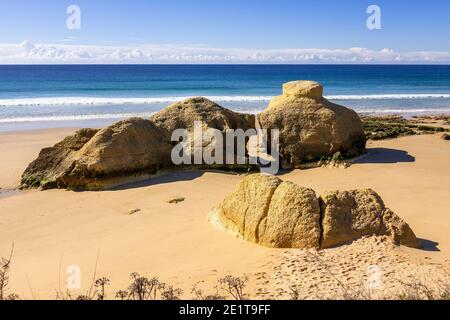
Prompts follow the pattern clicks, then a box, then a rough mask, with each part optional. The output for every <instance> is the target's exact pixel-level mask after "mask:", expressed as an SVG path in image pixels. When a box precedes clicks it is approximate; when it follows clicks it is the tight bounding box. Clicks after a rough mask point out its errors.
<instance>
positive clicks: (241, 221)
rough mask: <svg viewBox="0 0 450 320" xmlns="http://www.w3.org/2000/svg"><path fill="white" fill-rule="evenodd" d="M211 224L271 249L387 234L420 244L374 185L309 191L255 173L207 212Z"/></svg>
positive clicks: (402, 242)
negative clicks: (323, 191) (320, 193)
mask: <svg viewBox="0 0 450 320" xmlns="http://www.w3.org/2000/svg"><path fill="white" fill-rule="evenodd" d="M209 221H210V222H211V224H213V225H214V226H215V227H216V228H218V229H221V230H225V231H228V232H231V233H233V234H234V235H235V236H238V237H240V238H242V239H244V240H247V241H249V242H253V243H257V244H260V245H263V246H267V247H273V248H324V249H325V248H332V247H337V246H341V245H344V244H349V243H351V242H352V241H354V240H357V239H359V238H362V237H366V236H387V237H389V238H390V239H391V240H392V241H393V242H394V243H395V244H398V245H405V246H409V247H413V248H418V247H420V242H419V240H418V239H417V238H416V236H415V234H414V232H413V231H412V230H411V228H410V227H409V226H408V224H407V223H406V222H404V221H403V220H402V219H401V218H400V217H398V216H397V215H395V214H394V213H393V212H392V211H391V210H389V209H387V208H386V207H385V206H384V203H383V201H382V199H381V198H380V196H379V195H378V194H377V193H376V192H374V191H373V190H370V189H367V190H353V191H343V192H342V191H333V192H327V193H325V194H324V195H322V196H321V197H319V198H317V197H316V194H315V192H314V191H313V190H311V189H307V188H302V187H300V186H298V185H296V184H294V183H291V182H282V181H281V180H280V179H278V178H276V177H273V176H267V175H261V174H254V175H249V176H247V177H245V178H244V179H243V180H242V181H241V182H240V183H239V185H238V186H237V188H236V189H235V191H234V192H232V193H231V194H230V195H228V196H227V197H226V198H225V199H224V200H223V202H222V203H220V204H219V205H217V206H216V207H215V208H213V210H212V211H211V213H210V215H209Z"/></svg>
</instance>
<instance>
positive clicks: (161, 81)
mask: <svg viewBox="0 0 450 320" xmlns="http://www.w3.org/2000/svg"><path fill="white" fill-rule="evenodd" d="M306 79H307V80H315V81H318V82H320V83H322V84H323V85H324V87H325V96H326V97H327V98H328V99H329V100H331V101H333V102H335V103H338V104H342V105H345V106H348V107H351V108H353V109H355V110H356V111H357V112H360V113H380V114H393V113H396V114H403V115H405V116H411V115H419V114H420V115H422V114H441V113H445V114H450V65H23V66H22V65H21V66H8V65H3V66H0V131H9V130H20V129H35V128H52V127H71V126H77V127H78V126H99V125H103V124H108V123H111V122H114V121H117V120H118V119H122V118H127V117H131V116H143V117H146V116H149V115H151V114H152V113H154V112H157V111H158V110H160V109H162V108H164V107H165V106H167V105H169V104H171V103H173V102H176V101H179V100H182V99H185V98H187V97H192V96H206V97H208V98H210V99H211V100H214V101H216V102H217V103H218V104H220V105H222V106H224V107H227V108H230V109H232V110H236V111H241V112H252V113H258V112H260V111H262V110H264V109H265V108H266V107H267V104H268V102H269V100H270V99H271V98H272V97H273V96H276V95H279V94H281V85H282V84H283V83H284V82H288V81H291V80H306Z"/></svg>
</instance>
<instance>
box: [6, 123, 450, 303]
mask: <svg viewBox="0 0 450 320" xmlns="http://www.w3.org/2000/svg"><path fill="white" fill-rule="evenodd" d="M73 131H74V129H54V130H39V131H28V132H18V133H2V134H0V154H1V156H0V187H1V188H2V190H0V192H1V194H0V256H7V255H8V253H9V250H10V248H11V244H12V243H13V242H14V246H15V251H14V257H13V265H12V273H11V283H10V288H11V290H13V291H14V292H16V293H18V294H19V295H20V296H22V297H25V298H39V299H42V298H50V299H52V298H55V296H56V293H55V290H59V289H61V290H63V291H64V290H65V281H66V278H67V274H66V269H67V267H68V266H70V265H78V266H80V267H81V271H82V284H83V288H82V291H83V292H85V291H87V290H88V289H89V286H90V284H91V282H92V277H93V276H94V275H93V272H94V269H95V265H96V261H97V269H96V270H97V271H96V275H97V277H100V276H106V277H108V278H109V279H111V286H110V288H109V290H108V293H109V297H110V298H112V297H113V292H115V291H117V290H119V289H124V288H126V286H127V284H128V283H129V282H130V281H129V274H130V273H131V272H139V273H141V274H142V275H146V276H149V277H152V276H158V277H160V279H161V280H163V281H165V282H168V283H170V284H171V285H174V286H176V287H180V288H182V289H183V290H184V296H183V297H186V298H189V297H192V294H191V292H190V290H191V287H192V286H193V285H194V284H195V283H197V282H198V281H205V283H206V284H205V287H210V288H211V287H212V286H213V285H214V284H215V282H216V281H217V279H218V278H220V277H222V276H225V275H227V274H232V275H235V276H241V275H243V274H248V275H249V277H250V283H249V287H248V289H247V291H248V292H249V293H250V294H251V297H254V298H258V297H259V298H289V297H290V294H289V291H290V289H289V288H290V287H291V286H292V285H297V286H298V287H299V290H298V291H299V297H300V298H320V297H329V296H333V295H335V294H336V292H337V291H339V290H340V289H339V286H338V284H337V283H338V281H337V280H336V278H337V279H338V280H339V281H342V282H344V283H349V284H352V285H356V284H358V283H360V282H361V281H365V276H366V272H367V268H368V267H369V266H370V265H374V264H377V265H378V266H379V267H380V270H381V272H382V281H383V284H384V285H385V287H386V288H391V287H393V286H394V285H395V283H396V282H397V280H398V279H399V278H402V279H405V278H407V277H408V276H410V275H412V276H413V277H419V278H420V277H425V278H428V279H430V277H436V278H442V277H445V276H446V275H445V272H447V273H448V272H450V270H449V269H450V267H449V266H450V184H449V181H450V166H449V160H450V142H449V141H444V140H441V139H439V135H423V136H412V137H404V138H399V139H394V140H386V141H379V142H370V143H369V145H368V148H369V153H368V155H367V156H365V157H363V158H362V159H360V160H358V161H356V163H354V164H353V165H352V166H350V167H349V168H347V169H344V168H316V169H309V170H295V171H292V172H289V173H286V174H284V175H283V176H282V179H284V180H291V181H293V182H295V183H297V184H299V185H303V186H307V187H311V188H313V189H314V190H316V192H317V193H318V194H320V193H321V192H323V191H326V190H334V189H341V190H348V189H356V188H372V189H374V190H375V191H377V192H378V193H379V194H380V195H381V197H382V198H383V199H384V201H385V203H386V206H387V207H389V208H391V209H392V210H393V211H394V212H396V213H397V214H398V215H399V216H400V217H402V218H403V219H404V220H405V221H407V222H408V223H409V224H410V225H411V227H412V229H413V230H414V231H415V233H416V234H417V236H418V237H419V238H422V239H424V240H425V241H424V244H425V250H415V249H410V248H404V247H395V246H393V245H391V244H389V243H386V242H385V241H383V239H382V238H370V239H363V240H359V241H357V242H356V243H354V244H352V245H348V246H344V247H341V248H336V249H331V250H325V251H322V252H320V253H319V254H318V255H317V254H311V253H308V252H307V251H302V250H279V249H268V248H263V247H259V246H257V245H254V244H250V243H246V242H243V241H242V240H239V239H236V238H233V237H232V236H230V235H229V234H227V233H224V232H220V231H218V230H216V229H214V228H213V227H211V226H210V225H209V224H208V222H207V214H208V212H209V210H210V209H211V208H212V207H213V206H214V205H215V204H217V203H218V202H220V201H221V200H222V199H223V198H224V197H225V196H226V195H227V194H228V193H229V192H231V191H232V190H233V189H234V187H235V186H236V184H237V183H238V182H239V180H240V179H241V177H240V176H238V175H230V174H224V173H212V172H206V173H201V172H182V173H177V174H171V175H168V176H165V177H160V178H157V179H154V180H152V181H149V182H147V183H139V184H135V185H129V186H127V187H126V188H122V189H120V190H112V191H105V192H79V193H77V192H70V191H64V190H51V191H45V192H40V191H26V192H21V191H13V192H12V191H9V190H10V189H14V188H15V187H17V185H18V182H19V180H20V175H21V173H22V172H23V170H24V169H25V168H26V166H27V165H28V163H29V162H30V161H32V160H33V159H34V158H35V157H36V156H37V154H38V152H39V150H40V149H41V148H42V147H46V146H50V145H52V144H54V143H55V142H57V141H59V140H60V139H61V138H62V137H64V136H66V135H68V134H70V133H72V132H73ZM172 197H184V198H185V201H184V202H180V203H178V204H169V203H168V202H167V200H169V199H170V198H172ZM134 209H140V210H141V211H140V212H137V213H134V214H133V215H129V214H128V213H129V212H130V211H131V210H134ZM318 257H320V259H319V260H317V259H318ZM324 265H326V266H327V267H324ZM330 271H332V274H333V276H331V275H330ZM335 277H336V278H335Z"/></svg>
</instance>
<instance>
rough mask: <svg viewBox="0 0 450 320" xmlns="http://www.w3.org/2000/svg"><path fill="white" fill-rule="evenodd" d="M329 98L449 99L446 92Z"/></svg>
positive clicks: (337, 97)
mask: <svg viewBox="0 0 450 320" xmlns="http://www.w3.org/2000/svg"><path fill="white" fill-rule="evenodd" d="M326 98H327V99H329V100H416V99H449V98H450V94H447V93H430V94H427V93H406V94H369V95H331V96H327V97H326Z"/></svg>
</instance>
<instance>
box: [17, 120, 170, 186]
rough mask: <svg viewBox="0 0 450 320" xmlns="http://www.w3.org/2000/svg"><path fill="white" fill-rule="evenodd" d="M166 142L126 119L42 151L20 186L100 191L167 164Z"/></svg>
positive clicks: (143, 123) (146, 124)
mask: <svg viewBox="0 0 450 320" xmlns="http://www.w3.org/2000/svg"><path fill="white" fill-rule="evenodd" d="M169 142H170V141H169V137H168V136H167V134H166V133H165V132H164V131H163V130H161V129H160V128H159V127H157V126H155V125H154V124H153V123H152V122H151V121H149V120H145V119H140V118H131V119H128V120H124V121H120V122H118V123H116V124H114V125H112V126H110V127H107V128H105V129H102V130H89V129H85V130H81V131H78V132H77V133H76V134H75V135H74V136H71V137H68V138H66V139H64V140H63V141H62V142H60V143H58V144H56V145H55V146H54V147H52V148H47V149H43V150H42V151H41V153H40V154H39V157H38V158H37V159H36V160H35V161H33V162H32V163H31V164H30V165H29V166H28V168H27V169H26V170H25V172H24V174H23V176H22V187H25V188H27V187H41V188H43V189H50V188H68V189H77V190H80V189H89V190H100V189H105V188H107V187H110V186H113V185H115V184H120V183H123V182H126V181H128V180H130V179H131V180H133V179H132V178H133V177H135V176H139V175H148V174H154V173H156V172H157V171H158V170H160V169H162V168H164V167H167V166H169V165H170V161H171V160H170V153H171V149H172V146H171V144H170V143H169Z"/></svg>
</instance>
